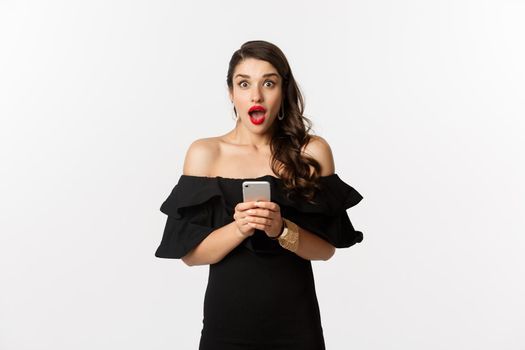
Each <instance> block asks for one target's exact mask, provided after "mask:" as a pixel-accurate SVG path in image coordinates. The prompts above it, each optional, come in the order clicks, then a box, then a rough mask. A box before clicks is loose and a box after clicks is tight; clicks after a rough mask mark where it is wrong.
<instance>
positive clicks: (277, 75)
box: [235, 73, 279, 79]
mask: <svg viewBox="0 0 525 350" xmlns="http://www.w3.org/2000/svg"><path fill="white" fill-rule="evenodd" d="M271 76H276V77H279V74H277V73H266V74H263V78H266V77H271ZM237 77H241V78H248V79H249V78H250V76H249V75H246V74H237V75H236V76H235V78H237Z"/></svg>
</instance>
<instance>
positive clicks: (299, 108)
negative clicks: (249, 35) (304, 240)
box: [226, 40, 321, 204]
mask: <svg viewBox="0 0 525 350" xmlns="http://www.w3.org/2000/svg"><path fill="white" fill-rule="evenodd" d="M247 58H255V59H259V60H263V61H267V62H269V63H270V64H271V65H272V66H274V67H275V69H277V72H278V73H279V75H280V76H281V80H282V99H281V101H282V102H281V103H282V105H281V110H284V118H283V120H279V119H277V118H276V119H275V120H274V123H275V124H274V126H273V130H274V132H273V134H272V137H271V140H270V150H271V154H272V158H271V166H272V170H273V171H274V173H275V174H279V175H280V178H281V180H282V182H283V185H284V188H283V190H284V191H285V193H286V196H287V198H288V199H291V200H295V199H296V197H301V198H303V199H306V200H307V201H308V202H310V203H314V204H315V202H314V201H313V198H314V197H315V193H316V191H318V190H320V183H319V176H320V171H321V166H320V164H319V162H318V161H316V160H315V159H314V158H312V157H309V156H307V155H305V154H303V153H302V152H301V150H302V149H303V147H304V146H305V145H307V144H308V143H309V142H310V140H311V135H310V134H309V132H310V130H311V129H312V122H311V121H310V120H309V119H308V118H306V117H305V116H303V112H304V98H303V96H302V95H301V92H300V91H299V87H298V86H297V83H296V81H295V79H294V76H293V74H292V70H291V68H290V65H289V64H288V60H287V59H286V57H285V55H284V53H283V52H282V51H281V49H279V48H278V47H277V46H276V45H274V44H272V43H269V42H267V41H263V40H253V41H248V42H245V43H244V44H243V45H242V46H241V48H240V49H238V50H237V51H235V52H234V53H233V55H232V57H231V59H230V64H229V67H228V75H227V78H226V82H227V84H228V88H229V89H230V91H233V73H234V71H235V68H236V67H237V65H238V64H239V63H240V62H242V61H243V60H245V59H247ZM234 108H235V107H234ZM235 112H237V111H235ZM279 162H280V166H279ZM310 166H312V167H313V169H314V170H313V172H312V171H311V168H310Z"/></svg>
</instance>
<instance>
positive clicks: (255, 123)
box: [230, 58, 282, 131]
mask: <svg viewBox="0 0 525 350" xmlns="http://www.w3.org/2000/svg"><path fill="white" fill-rule="evenodd" d="M281 91H282V80H281V76H280V75H279V73H277V69H275V67H274V66H273V65H272V64H270V63H269V62H267V61H262V60H258V59H254V58H247V59H245V60H243V61H241V62H240V63H239V64H238V65H237V67H235V69H234V73H233V89H232V90H231V91H230V99H231V100H232V101H233V104H234V105H235V109H236V110H237V113H238V114H239V118H240V122H241V123H244V124H245V125H247V126H248V128H249V129H252V130H259V131H266V130H268V129H269V128H270V126H271V125H272V124H273V121H274V120H275V118H277V115H278V113H279V110H280V107H281V97H282V92H281ZM254 106H257V107H262V110H261V111H258V112H257V111H254V112H250V109H251V108H252V109H253V108H254Z"/></svg>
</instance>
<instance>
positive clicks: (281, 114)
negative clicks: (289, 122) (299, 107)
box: [277, 104, 284, 120]
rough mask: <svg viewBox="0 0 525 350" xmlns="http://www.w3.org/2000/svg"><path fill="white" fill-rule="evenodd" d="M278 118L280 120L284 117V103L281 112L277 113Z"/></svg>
mask: <svg viewBox="0 0 525 350" xmlns="http://www.w3.org/2000/svg"><path fill="white" fill-rule="evenodd" d="M277 119H279V120H283V119H284V104H282V105H281V113H280V114H278V115H277Z"/></svg>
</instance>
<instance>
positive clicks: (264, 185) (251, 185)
mask: <svg viewBox="0 0 525 350" xmlns="http://www.w3.org/2000/svg"><path fill="white" fill-rule="evenodd" d="M242 197H243V202H252V201H270V200H271V198H272V197H271V191H270V183H269V182H268V181H243V183H242Z"/></svg>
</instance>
